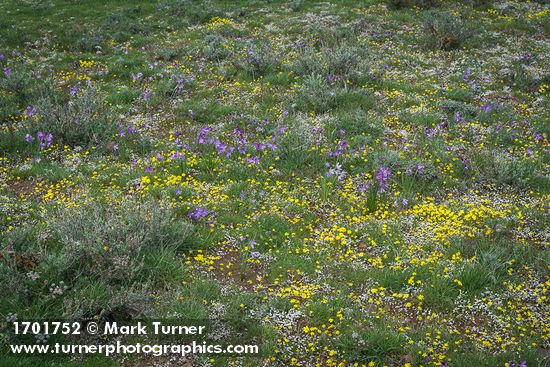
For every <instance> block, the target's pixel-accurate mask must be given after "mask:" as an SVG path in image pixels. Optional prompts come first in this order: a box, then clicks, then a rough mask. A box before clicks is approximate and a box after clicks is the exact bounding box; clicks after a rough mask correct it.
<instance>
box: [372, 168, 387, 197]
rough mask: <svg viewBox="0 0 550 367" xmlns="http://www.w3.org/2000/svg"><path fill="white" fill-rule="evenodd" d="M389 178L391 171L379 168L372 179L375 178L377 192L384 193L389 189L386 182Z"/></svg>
mask: <svg viewBox="0 0 550 367" xmlns="http://www.w3.org/2000/svg"><path fill="white" fill-rule="evenodd" d="M390 176H391V170H390V169H389V168H388V167H380V168H379V169H378V170H377V171H376V173H375V175H374V177H375V178H376V182H377V183H378V191H379V192H385V191H386V190H387V189H388V188H389V187H390V185H389V183H388V180H389V179H390Z"/></svg>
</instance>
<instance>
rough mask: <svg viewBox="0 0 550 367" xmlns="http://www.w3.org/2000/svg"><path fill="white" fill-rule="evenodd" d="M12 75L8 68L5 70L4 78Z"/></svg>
mask: <svg viewBox="0 0 550 367" xmlns="http://www.w3.org/2000/svg"><path fill="white" fill-rule="evenodd" d="M10 75H11V69H10V68H8V67H5V68H4V76H6V77H8V76H10Z"/></svg>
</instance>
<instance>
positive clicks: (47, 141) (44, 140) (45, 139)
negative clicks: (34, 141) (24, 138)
mask: <svg viewBox="0 0 550 367" xmlns="http://www.w3.org/2000/svg"><path fill="white" fill-rule="evenodd" d="M37 136H38V141H39V142H40V150H44V149H46V148H49V147H50V145H52V140H53V136H52V134H46V133H43V132H42V131H39V132H38V134H37Z"/></svg>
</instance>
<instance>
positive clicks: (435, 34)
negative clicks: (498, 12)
mask: <svg viewBox="0 0 550 367" xmlns="http://www.w3.org/2000/svg"><path fill="white" fill-rule="evenodd" d="M422 26H423V31H424V37H425V41H426V45H427V47H428V48H430V49H433V50H443V51H451V50H455V49H459V48H462V47H464V45H465V44H466V41H467V40H468V39H469V38H470V37H472V36H474V34H475V30H474V28H473V26H472V25H471V24H470V23H468V22H467V21H466V20H464V19H463V18H461V17H459V16H456V15H454V14H453V13H451V12H449V11H429V12H428V13H427V14H426V15H425V18H424V22H423V24H422Z"/></svg>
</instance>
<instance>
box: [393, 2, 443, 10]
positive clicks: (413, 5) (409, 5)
mask: <svg viewBox="0 0 550 367" xmlns="http://www.w3.org/2000/svg"><path fill="white" fill-rule="evenodd" d="M438 3H439V2H438V1H437V0H386V5H387V6H388V8H390V9H394V10H397V9H405V8H422V9H429V8H432V7H434V6H437V5H438Z"/></svg>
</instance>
